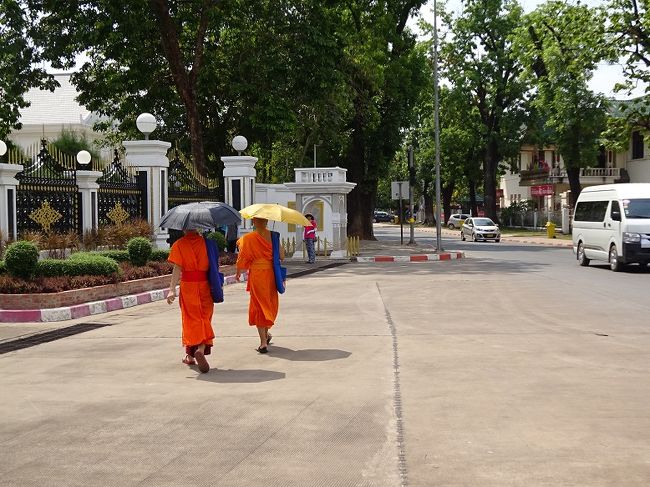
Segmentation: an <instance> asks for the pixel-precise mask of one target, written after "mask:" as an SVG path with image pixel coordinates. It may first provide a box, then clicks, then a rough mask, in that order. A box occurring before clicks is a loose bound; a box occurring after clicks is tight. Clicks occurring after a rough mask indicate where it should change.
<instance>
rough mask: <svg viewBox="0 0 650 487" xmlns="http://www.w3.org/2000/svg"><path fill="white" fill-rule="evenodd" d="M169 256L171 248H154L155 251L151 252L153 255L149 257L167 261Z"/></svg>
mask: <svg viewBox="0 0 650 487" xmlns="http://www.w3.org/2000/svg"><path fill="white" fill-rule="evenodd" d="M168 257H169V250H165V249H153V251H152V252H151V257H149V260H152V261H154V262H166V261H167V258H168Z"/></svg>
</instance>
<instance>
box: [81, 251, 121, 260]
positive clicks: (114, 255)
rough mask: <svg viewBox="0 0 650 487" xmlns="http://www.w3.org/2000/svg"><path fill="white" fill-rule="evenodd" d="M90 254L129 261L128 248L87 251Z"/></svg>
mask: <svg viewBox="0 0 650 487" xmlns="http://www.w3.org/2000/svg"><path fill="white" fill-rule="evenodd" d="M89 254H91V255H101V256H102V257H108V258H110V259H113V260H114V261H115V262H128V261H129V251H128V250H95V251H92V252H89Z"/></svg>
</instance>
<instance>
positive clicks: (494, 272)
mask: <svg viewBox="0 0 650 487" xmlns="http://www.w3.org/2000/svg"><path fill="white" fill-rule="evenodd" d="M394 231H395V230H394V229H388V230H384V229H383V228H378V235H379V236H380V237H383V238H394V236H395V234H394V233H392V234H391V235H388V234H387V233H385V232H394ZM397 235H398V234H397ZM423 238H424V237H423ZM430 238H432V237H430ZM447 243H449V245H448V248H449V249H452V248H453V249H460V250H465V251H466V252H467V256H468V258H467V259H465V260H459V261H450V262H436V263H405V264H399V263H392V264H347V265H345V266H342V267H338V268H334V269H328V270H324V271H321V272H317V273H314V274H311V275H308V276H303V277H300V278H297V279H293V280H290V281H289V283H288V284H289V285H288V290H287V293H286V294H285V295H284V296H283V297H282V305H281V315H280V318H279V320H278V324H277V327H276V328H277V329H276V330H274V331H275V336H276V346H275V347H271V353H269V354H268V355H267V356H261V355H258V354H256V353H255V352H254V351H253V349H254V347H255V346H256V340H255V338H254V335H255V333H254V332H253V331H252V330H250V329H249V328H248V327H247V326H246V323H245V321H246V302H247V298H246V294H245V291H244V289H243V285H234V286H228V287H227V288H226V303H224V304H223V305H219V306H218V308H217V313H216V317H215V327H216V330H217V335H218V338H217V343H216V347H215V354H214V355H213V356H212V357H211V362H212V365H213V366H216V367H217V370H213V371H211V372H210V373H209V374H206V375H199V374H197V373H196V371H194V370H191V369H188V368H185V367H183V366H182V365H181V364H180V358H181V350H180V347H179V324H178V310H177V308H175V307H168V306H167V305H166V304H163V303H160V302H159V303H152V304H149V305H144V306H139V307H136V308H132V309H128V310H123V311H120V312H115V313H111V314H108V315H102V316H97V317H95V319H94V320H89V319H88V318H86V319H85V320H82V321H85V322H88V321H94V322H101V323H107V324H108V326H105V327H102V328H99V329H96V330H94V331H88V332H86V333H82V334H78V335H75V336H72V337H68V338H62V339H60V340H55V341H52V342H49V343H45V344H41V345H38V346H34V347H31V348H26V349H23V350H19V351H15V352H11V353H6V354H3V355H0V372H1V373H0V391H2V400H1V401H0V418H2V420H0V451H1V452H2V453H1V454H0V485H2V486H5V485H6V486H32V485H33V486H41V485H54V486H59V485H61V486H77V485H79V486H81V485H84V486H89V485H90V486H103V485H112V486H130V485H143V486H145V485H146V486H166V485H169V486H176V485H186V484H192V485H197V486H203V485H205V486H208V485H209V486H218V485H222V486H259V485H265V486H400V485H410V486H495V487H497V486H498V487H502V486H554V487H555V486H647V485H648V483H649V480H650V415H649V414H648V412H647V409H648V404H650V373H649V372H650V352H649V350H650V333H649V327H650V324H649V323H650V321H649V320H648V319H647V316H648V312H649V311H650V305H649V304H648V299H647V289H648V283H649V282H650V274H649V273H647V272H646V273H641V272H638V271H636V270H633V269H631V271H630V272H628V273H620V274H614V273H611V272H610V271H608V270H606V268H605V267H603V266H594V267H589V268H586V269H583V268H579V267H578V266H577V265H576V263H575V261H574V260H573V257H572V253H571V251H570V250H567V249H555V248H548V247H535V246H524V245H508V244H505V243H504V242H502V243H500V244H492V243H479V244H474V243H466V244H462V243H461V242H459V241H457V240H455V241H454V240H446V239H445V247H447ZM63 325H64V326H69V325H70V322H66V323H65V324H63ZM4 326H13V325H4ZM21 326H26V327H27V328H29V327H30V326H32V328H30V330H31V329H33V327H34V326H38V325H21ZM47 326H50V325H47ZM27 328H26V329H27Z"/></svg>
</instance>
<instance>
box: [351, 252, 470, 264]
mask: <svg viewBox="0 0 650 487" xmlns="http://www.w3.org/2000/svg"><path fill="white" fill-rule="evenodd" d="M464 257H465V252H443V253H440V254H415V255H375V256H372V257H357V258H356V261H357V262H428V261H436V260H438V261H439V260H454V259H462V258H464Z"/></svg>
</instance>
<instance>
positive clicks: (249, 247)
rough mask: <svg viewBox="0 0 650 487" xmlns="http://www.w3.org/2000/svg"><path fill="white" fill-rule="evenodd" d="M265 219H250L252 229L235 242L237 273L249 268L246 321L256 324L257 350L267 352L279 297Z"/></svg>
mask: <svg viewBox="0 0 650 487" xmlns="http://www.w3.org/2000/svg"><path fill="white" fill-rule="evenodd" d="M267 223H268V220H266V219H264V218H253V231H252V232H250V233H247V234H246V235H244V236H243V237H241V238H240V239H239V240H238V241H237V247H238V248H239V254H238V255H237V273H236V275H235V278H236V279H237V280H238V281H239V278H240V277H241V274H242V272H244V271H248V282H247V284H246V290H247V291H248V292H249V293H250V301H249V304H248V324H249V325H250V326H255V327H257V333H258V334H259V337H260V346H259V347H258V348H257V351H258V352H259V353H267V352H268V349H267V346H268V345H269V344H270V343H271V339H272V338H273V337H272V335H271V334H270V333H269V330H270V329H271V327H272V326H273V325H274V324H275V319H276V318H277V316H278V308H279V298H278V289H277V287H276V280H275V272H274V270H273V245H272V237H271V232H270V231H269V230H268V229H267V228H266V226H267ZM279 254H280V256H279V259H280V261H282V260H284V250H283V249H282V247H279Z"/></svg>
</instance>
